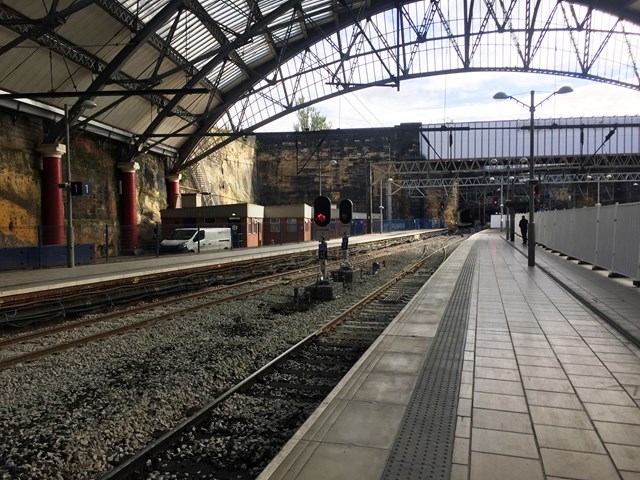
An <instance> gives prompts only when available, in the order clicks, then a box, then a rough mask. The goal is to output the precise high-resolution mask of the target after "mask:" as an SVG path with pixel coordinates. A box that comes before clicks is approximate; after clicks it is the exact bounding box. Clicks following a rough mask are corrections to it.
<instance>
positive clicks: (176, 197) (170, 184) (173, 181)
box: [167, 173, 182, 208]
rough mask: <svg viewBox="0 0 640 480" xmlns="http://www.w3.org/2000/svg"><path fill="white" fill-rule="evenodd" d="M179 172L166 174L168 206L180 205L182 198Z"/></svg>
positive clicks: (176, 206) (178, 206)
mask: <svg viewBox="0 0 640 480" xmlns="http://www.w3.org/2000/svg"><path fill="white" fill-rule="evenodd" d="M181 178H182V175H181V174H179V173H178V174H176V175H167V197H168V199H167V200H168V202H169V208H180V207H182V199H181V197H180V179H181Z"/></svg>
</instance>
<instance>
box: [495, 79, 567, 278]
mask: <svg viewBox="0 0 640 480" xmlns="http://www.w3.org/2000/svg"><path fill="white" fill-rule="evenodd" d="M570 92H573V89H572V88H571V87H568V86H564V87H560V88H559V89H558V90H556V91H555V92H553V93H552V94H551V95H548V96H547V97H545V98H544V99H543V100H542V101H541V102H538V103H535V93H536V92H535V91H534V90H531V92H530V93H531V101H530V103H529V104H528V105H527V104H526V103H525V102H523V101H521V100H518V99H517V98H515V97H514V96H512V95H507V94H506V93H505V92H498V93H496V94H495V95H494V96H493V98H494V99H496V100H506V99H510V100H513V101H515V102H516V103H519V104H520V105H522V106H523V107H525V108H527V109H528V110H529V113H530V117H529V223H528V230H529V235H528V237H529V241H528V246H527V260H528V261H527V263H528V265H529V266H530V267H534V266H535V265H536V260H535V258H536V248H535V247H536V230H535V221H534V220H535V218H534V214H533V212H534V210H535V201H534V198H533V197H534V192H535V186H536V184H537V182H536V180H535V158H534V154H535V152H534V144H535V131H534V128H535V125H534V114H535V111H536V108H538V107H539V106H540V105H542V104H543V103H544V102H546V101H547V100H549V99H550V98H551V97H553V96H554V95H562V94H565V93H570ZM524 163H525V162H522V164H523V165H524Z"/></svg>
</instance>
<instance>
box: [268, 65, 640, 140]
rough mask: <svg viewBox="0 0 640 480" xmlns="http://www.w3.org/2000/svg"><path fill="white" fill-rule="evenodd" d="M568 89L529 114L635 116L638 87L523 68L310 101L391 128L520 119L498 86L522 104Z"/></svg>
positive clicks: (342, 123)
mask: <svg viewBox="0 0 640 480" xmlns="http://www.w3.org/2000/svg"><path fill="white" fill-rule="evenodd" d="M565 85H567V86H570V87H571V88H573V90H574V91H573V92H572V93H568V94H565V95H556V96H554V97H552V98H551V99H549V101H547V102H544V103H543V104H542V105H540V106H539V107H537V109H536V112H535V118H570V117H600V116H610V115H613V116H624V115H640V91H637V90H631V89H628V88H624V87H618V86H614V85H608V84H604V83H599V82H593V81H587V80H582V79H577V78H572V77H560V76H556V75H536V74H529V73H488V72H485V73H461V74H455V75H441V76H438V77H429V78H423V79H417V80H411V81H407V82H402V83H401V84H400V91H397V90H396V89H395V88H390V87H372V88H367V89H365V90H361V91H359V92H356V93H351V94H347V95H342V96H341V97H338V98H334V99H331V100H327V101H325V102H322V103H317V104H315V108H317V109H318V110H320V112H321V113H322V114H323V115H325V116H326V117H327V120H329V121H330V122H331V126H332V128H345V129H346V128H375V127H393V126H394V125H399V124H400V123H411V122H420V123H423V124H433V123H435V124H438V123H444V122H454V123H455V122H473V121H488V120H520V119H528V118H529V110H528V108H525V107H524V106H522V105H519V104H518V103H517V102H514V101H512V100H502V101H498V100H494V99H493V95H494V94H495V93H496V92H498V91H503V92H505V93H507V94H508V95H512V96H514V97H516V98H518V99H519V100H521V101H522V102H524V103H525V104H527V105H529V103H530V91H531V90H534V91H535V103H536V104H537V103H539V102H540V101H542V100H544V99H545V98H546V97H547V96H548V95H549V94H551V93H553V92H554V91H556V90H558V89H559V88H560V87H562V86H565ZM295 121H296V117H295V114H291V115H288V116H286V117H283V118H281V119H278V120H276V121H274V122H272V123H270V124H268V125H266V126H264V127H262V128H261V129H259V130H257V131H258V132H285V131H291V130H293V124H294V123H295Z"/></svg>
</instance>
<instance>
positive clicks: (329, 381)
mask: <svg viewBox="0 0 640 480" xmlns="http://www.w3.org/2000/svg"><path fill="white" fill-rule="evenodd" d="M457 243H459V242H456V244H457ZM448 248H452V247H451V245H450V246H449V247H448ZM447 253H448V252H447V250H446V248H443V249H442V250H441V251H438V252H433V253H431V254H429V255H425V256H424V257H423V258H421V259H420V260H419V261H418V262H416V263H415V264H413V265H412V266H411V267H409V268H406V269H404V270H403V271H402V272H400V273H399V274H398V275H397V276H396V277H395V278H393V279H392V280H390V281H389V282H387V283H386V284H385V285H383V286H382V287H380V288H378V289H377V290H376V291H375V292H373V293H371V294H370V295H368V296H367V297H366V298H364V299H362V300H360V301H359V302H358V303H357V304H355V305H353V306H351V307H349V308H348V309H346V310H345V311H344V312H342V313H341V314H340V315H338V316H336V317H335V318H333V319H331V320H330V321H329V322H327V323H326V324H325V325H324V326H322V327H321V328H319V329H318V330H317V331H315V332H314V333H312V334H311V335H309V336H307V337H306V338H304V339H303V340H301V341H300V342H298V343H297V344H295V345H293V346H292V347H291V348H289V349H288V350H287V351H285V352H284V353H282V354H280V355H279V356H278V357H277V358H275V359H274V360H272V361H271V362H269V363H268V364H266V365H264V366H262V367H261V368H260V369H258V370H257V371H256V372H254V373H253V374H252V375H250V376H248V377H246V378H245V379H244V380H242V381H241V382H239V383H238V384H236V385H235V386H234V387H232V388H230V389H229V390H227V391H225V392H224V393H222V394H221V395H219V396H218V397H217V398H216V399H215V400H213V401H212V402H211V403H209V404H207V405H205V406H204V407H202V408H201V409H200V410H199V411H197V412H195V413H194V414H193V415H191V416H190V417H189V418H187V419H186V420H184V421H183V422H182V423H181V424H180V425H178V426H176V427H175V428H173V429H171V430H169V431H167V432H165V433H163V434H162V435H160V436H159V438H158V439H157V440H156V441H155V442H153V443H152V444H150V445H148V446H147V447H146V448H144V449H143V450H141V451H139V452H138V453H136V454H135V455H133V456H131V457H130V458H128V459H126V460H124V461H123V462H122V463H120V464H119V465H118V466H117V467H116V468H114V469H113V470H111V471H110V472H108V473H106V474H105V475H103V476H102V477H101V480H115V479H130V478H136V479H144V478H154V479H155V478H172V479H180V478H185V479H186V478H199V479H206V478H212V479H231V478H233V479H243V480H244V479H253V478H255V477H256V476H257V475H258V474H259V472H260V471H261V470H262V469H263V468H264V467H265V466H266V465H267V464H268V462H269V461H270V460H271V458H273V456H274V455H275V454H276V453H277V452H278V451H279V450H280V448H281V447H282V446H283V445H284V443H286V441H287V440H288V439H289V438H290V437H291V435H292V434H293V433H294V432H295V431H296V430H297V429H298V428H299V426H300V425H301V424H302V423H303V422H304V421H305V419H306V418H307V417H308V416H309V415H310V414H311V413H312V412H313V411H314V410H315V408H316V407H317V405H318V404H319V403H320V402H321V401H322V400H323V399H324V398H325V397H326V395H327V394H328V393H329V392H330V391H331V390H332V389H333V388H334V386H335V385H336V384H337V383H338V382H339V381H340V380H341V379H342V378H343V376H344V375H345V374H346V372H348V371H349V369H350V368H351V367H352V366H353V364H354V363H355V362H357V361H358V359H359V358H360V357H361V356H362V354H363V353H364V352H365V351H366V350H367V349H368V348H369V346H370V345H371V344H372V343H373V342H374V341H375V340H376V338H378V336H379V335H380V333H381V332H382V331H383V330H384V329H385V328H386V327H387V326H388V324H389V323H390V322H391V321H392V320H393V319H394V318H395V317H396V316H397V314H398V313H399V312H400V310H402V308H404V306H405V305H406V304H407V303H408V302H409V301H410V299H411V298H413V296H414V295H415V294H416V293H417V292H418V291H419V289H420V288H421V287H422V286H423V285H424V283H425V282H426V280H427V279H428V277H429V276H430V275H431V274H432V273H433V271H435V269H436V268H437V266H438V265H439V264H440V263H441V262H442V261H443V260H444V256H445V255H446V254H447Z"/></svg>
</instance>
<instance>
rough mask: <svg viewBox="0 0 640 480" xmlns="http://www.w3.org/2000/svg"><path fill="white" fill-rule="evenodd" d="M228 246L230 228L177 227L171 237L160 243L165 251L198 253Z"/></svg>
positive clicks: (224, 248) (229, 242)
mask: <svg viewBox="0 0 640 480" xmlns="http://www.w3.org/2000/svg"><path fill="white" fill-rule="evenodd" d="M198 246H199V247H200V248H199V249H198ZM228 248H231V229H230V228H176V229H175V230H174V231H173V232H172V233H171V235H169V238H167V239H165V240H163V241H162V242H161V243H160V251H162V252H163V253H180V252H191V253H197V252H199V251H200V252H207V251H213V250H226V249H228Z"/></svg>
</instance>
